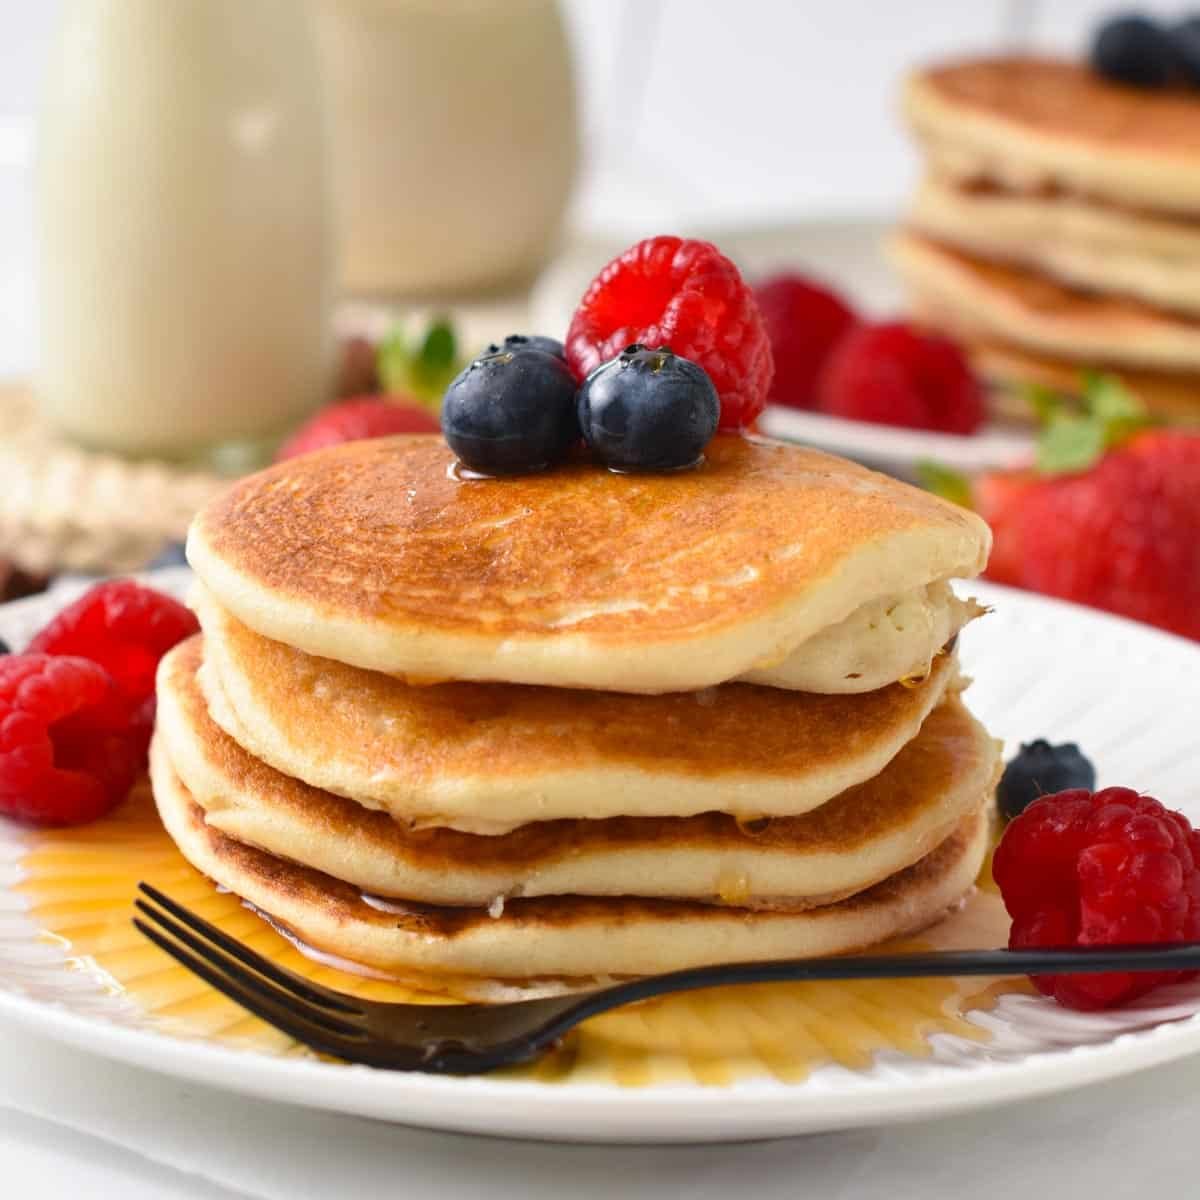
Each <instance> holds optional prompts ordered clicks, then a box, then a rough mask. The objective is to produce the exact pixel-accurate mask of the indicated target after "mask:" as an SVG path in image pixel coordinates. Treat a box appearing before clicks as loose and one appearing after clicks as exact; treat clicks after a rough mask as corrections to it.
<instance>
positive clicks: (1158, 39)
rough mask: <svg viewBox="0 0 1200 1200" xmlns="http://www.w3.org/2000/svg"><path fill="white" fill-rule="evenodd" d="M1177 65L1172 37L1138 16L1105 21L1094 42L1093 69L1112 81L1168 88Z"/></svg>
mask: <svg viewBox="0 0 1200 1200" xmlns="http://www.w3.org/2000/svg"><path fill="white" fill-rule="evenodd" d="M1175 62H1176V54H1175V50H1174V47H1173V46H1172V41H1171V36H1170V34H1168V33H1167V31H1166V30H1165V29H1163V28H1162V26H1160V25H1158V24H1156V23H1155V22H1154V21H1151V20H1150V19H1149V17H1142V16H1138V15H1137V14H1136V13H1128V14H1125V15H1123V16H1119V17H1113V18H1112V19H1111V20H1109V21H1105V22H1104V24H1103V25H1101V26H1100V29H1099V31H1098V32H1097V34H1096V37H1095V40H1094V41H1093V42H1092V66H1093V67H1095V69H1096V70H1097V71H1099V72H1100V74H1101V75H1104V76H1107V77H1108V78H1109V79H1115V80H1117V81H1118V82H1119V83H1130V84H1133V85H1134V86H1135V87H1146V88H1157V87H1165V86H1166V85H1167V84H1168V83H1170V82H1171V77H1172V76H1173V75H1174V73H1175Z"/></svg>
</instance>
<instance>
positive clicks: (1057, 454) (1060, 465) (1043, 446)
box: [1034, 415, 1105, 475]
mask: <svg viewBox="0 0 1200 1200" xmlns="http://www.w3.org/2000/svg"><path fill="white" fill-rule="evenodd" d="M1104 450H1105V444H1104V426H1103V425H1102V424H1100V423H1099V422H1098V421H1093V420H1092V419H1091V418H1090V417H1086V416H1074V415H1066V416H1061V417H1058V418H1057V419H1056V420H1054V421H1053V422H1051V424H1050V425H1048V426H1047V427H1046V428H1045V429H1044V430H1043V431H1042V434H1041V436H1040V437H1039V438H1038V444H1037V457H1036V458H1035V460H1034V462H1035V465H1036V466H1037V469H1038V472H1039V473H1040V474H1042V475H1067V474H1072V473H1074V472H1077V471H1086V470H1087V469H1088V467H1090V466H1092V464H1093V463H1096V462H1098V461H1099V460H1100V457H1101V455H1103V453H1104Z"/></svg>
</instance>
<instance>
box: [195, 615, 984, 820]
mask: <svg viewBox="0 0 1200 1200" xmlns="http://www.w3.org/2000/svg"><path fill="white" fill-rule="evenodd" d="M199 599H200V600H201V603H200V604H199V606H198V610H199V614H200V619H201V624H202V625H203V627H204V630H205V649H204V656H205V663H204V669H203V670H202V672H201V684H202V687H203V689H204V692H205V696H206V699H207V701H208V704H209V709H210V712H211V713H212V716H213V718H214V720H216V722H217V723H218V724H219V725H220V726H221V727H222V728H223V729H224V730H225V731H226V732H227V733H229V735H230V736H231V737H232V738H233V739H234V740H235V741H236V742H238V743H239V744H240V745H241V746H243V747H245V749H246V750H247V751H249V753H251V754H252V755H254V757H255V758H259V759H261V760H263V761H264V762H267V763H269V764H270V765H271V766H273V767H274V768H275V769H276V770H278V771H282V772H283V773H284V774H286V775H291V776H293V777H294V778H297V779H302V780H304V782H306V783H308V784H311V785H312V786H313V787H319V788H323V789H325V790H327V791H331V792H335V793H337V794H338V795H341V796H346V797H348V798H349V799H351V800H355V801H357V802H358V803H359V804H362V805H364V806H366V807H369V808H377V809H381V810H383V811H385V812H387V813H389V814H390V815H391V816H392V817H394V818H396V819H397V820H400V821H403V822H405V823H407V824H410V825H416V826H447V827H450V828H454V829H461V830H464V831H466V832H471V833H483V834H499V833H504V832H507V831H508V830H510V829H512V828H514V827H516V826H518V825H524V824H526V823H528V822H530V821H546V820H555V819H559V818H564V817H579V818H588V819H599V818H604V817H618V816H637V817H652V816H658V817H685V816H692V815H695V814H697V813H701V812H709V811H717V812H727V813H733V814H735V815H738V816H740V817H742V818H743V819H746V820H749V819H753V818H757V817H761V816H798V815H800V814H801V813H805V812H808V811H809V810H811V809H813V808H816V807H817V806H818V805H820V804H823V803H825V802H826V801H827V800H830V799H832V798H833V797H834V796H836V795H838V794H839V793H841V792H843V791H845V790H846V789H847V788H849V787H853V786H854V785H855V784H858V783H861V782H863V781H864V780H866V779H870V778H872V777H873V776H874V775H876V774H878V773H879V772H880V771H881V770H882V769H883V767H884V766H885V765H886V764H887V763H888V762H889V761H891V759H892V758H893V757H894V756H895V755H896V754H897V753H898V752H899V751H900V749H901V747H903V746H904V745H905V744H906V743H908V742H909V741H911V740H912V738H913V737H915V736H916V734H917V731H918V730H919V729H920V728H921V725H922V723H923V722H924V721H925V718H926V717H927V716H928V715H929V713H930V712H932V711H933V709H934V708H935V707H936V706H937V705H938V703H939V702H940V701H941V699H942V697H943V696H944V695H945V694H946V693H947V691H954V690H956V689H957V688H958V687H960V686H961V684H960V681H959V677H958V663H957V659H956V657H955V656H954V655H953V654H952V653H947V654H944V655H941V656H939V657H938V658H937V659H936V660H935V661H934V664H933V667H932V669H931V671H930V673H929V675H928V676H927V677H926V678H925V679H924V680H923V681H921V682H919V683H918V682H916V681H911V683H910V685H909V686H905V685H903V684H892V685H891V686H890V687H886V688H881V689H879V690H878V691H874V692H868V693H867V694H865V695H862V696H820V695H814V694H810V693H807V692H791V691H783V690H781V689H779V688H767V687H756V686H754V685H751V684H743V683H731V684H724V685H723V686H721V687H719V688H714V689H711V690H709V691H706V692H675V693H671V694H669V695H663V696H627V695H622V694H620V693H618V692H595V691H563V690H559V689H554V688H539V687H528V686H524V685H518V684H481V683H447V684H440V685H436V686H429V687H413V686H411V685H409V684H406V683H404V682H403V681H402V680H399V679H396V678H395V677H394V676H390V675H383V674H381V673H379V672H377V671H364V670H363V669H362V668H360V667H350V666H346V665H345V664H344V663H337V662H333V661H331V660H329V659H322V658H317V657H315V656H312V655H308V654H305V653H304V652H303V651H300V650H295V649H293V648H292V647H291V646H285V645H284V644H283V643H281V642H276V641H272V640H271V639H269V638H264V637H262V636H261V635H259V634H256V633H253V632H252V631H251V630H250V629H248V628H247V627H246V626H245V625H243V624H241V623H240V622H239V621H237V620H236V619H235V618H234V617H232V616H231V615H230V614H229V613H227V612H226V611H224V610H223V609H221V608H220V607H218V606H216V605H214V604H213V603H212V602H211V600H210V599H206V598H205V597H204V596H203V593H202V594H201V596H200V597H199Z"/></svg>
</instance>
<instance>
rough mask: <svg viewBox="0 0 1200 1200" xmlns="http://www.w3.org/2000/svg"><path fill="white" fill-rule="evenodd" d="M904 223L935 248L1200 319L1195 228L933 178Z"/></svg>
mask: <svg viewBox="0 0 1200 1200" xmlns="http://www.w3.org/2000/svg"><path fill="white" fill-rule="evenodd" d="M906 223H907V224H908V226H909V227H910V228H911V229H914V230H916V231H917V232H918V233H920V234H922V235H924V236H925V237H928V238H930V239H931V240H933V241H938V242H943V243H945V244H947V245H950V246H954V247H955V248H957V249H959V250H962V251H964V252H966V253H967V254H973V255H976V256H978V257H980V258H984V259H990V260H994V261H999V262H1008V263H1012V264H1013V265H1015V266H1018V267H1023V268H1025V269H1028V270H1032V271H1037V272H1040V273H1042V274H1044V275H1049V276H1051V277H1052V278H1054V279H1057V280H1058V281H1059V282H1060V283H1062V284H1064V285H1066V286H1067V287H1073V288H1079V289H1081V290H1083V291H1088V292H1094V293H1111V294H1113V295H1117V296H1128V297H1129V298H1131V299H1133V300H1138V301H1141V302H1143V303H1145V304H1150V305H1154V306H1157V307H1159V308H1164V309H1167V310H1168V311H1177V312H1179V313H1182V314H1183V315H1184V316H1186V317H1190V318H1192V319H1195V318H1196V317H1197V316H1200V221H1195V220H1181V219H1179V218H1177V217H1174V218H1163V217H1159V216H1154V215H1151V214H1146V213H1141V212H1137V211H1134V210H1131V209H1126V208H1120V207H1117V206H1114V205H1106V204H1096V203H1093V202H1091V201H1089V200H1085V199H1081V198H1079V197H1077V196H1071V195H1066V194H1061V193H1050V194H1045V193H1029V192H1013V191H1009V190H1006V189H1003V188H996V187H982V188H981V187H971V186H965V185H962V184H955V183H954V182H952V181H949V180H944V179H939V178H937V177H934V176H931V177H929V178H927V179H926V180H925V181H924V182H923V183H922V184H921V186H920V188H919V189H918V191H917V194H916V196H915V197H914V198H913V201H912V204H911V205H910V206H909V211H908V216H907V219H906Z"/></svg>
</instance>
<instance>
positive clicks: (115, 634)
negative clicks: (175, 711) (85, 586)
mask: <svg viewBox="0 0 1200 1200" xmlns="http://www.w3.org/2000/svg"><path fill="white" fill-rule="evenodd" d="M199 629H200V625H199V623H198V622H197V620H196V617H195V615H194V614H193V613H192V611H191V610H190V609H188V608H185V607H184V606H183V605H182V604H180V603H179V601H178V600H173V599H172V598H171V597H170V596H164V595H163V594H162V593H161V592H156V591H154V590H153V589H152V588H147V587H143V586H142V585H141V584H140V583H134V582H133V580H132V579H114V580H110V581H109V582H107V583H101V584H97V585H96V586H95V587H94V588H91V589H90V590H89V591H87V592H85V593H84V594H83V595H82V596H80V597H79V599H78V600H76V601H75V603H74V604H70V605H68V606H67V607H66V608H64V609H63V610H62V612H60V613H59V614H58V616H57V617H55V618H54V620H53V621H51V622H50V624H49V625H47V626H46V627H45V629H43V630H42V631H41V633H39V634H38V635H37V637H35V638H34V639H33V641H32V642H30V644H29V652H30V653H31V654H70V655H77V656H78V657H80V658H88V659H91V660H92V662H94V663H98V664H99V665H100V666H102V667H103V668H104V669H105V671H107V672H108V674H109V675H110V676H111V677H112V679H113V681H114V682H115V683H116V685H117V688H118V689H119V690H120V691H121V693H122V694H123V695H124V696H125V697H126V699H127V700H128V701H129V702H130V705H131V706H132V707H134V708H137V707H139V706H140V709H141V712H140V714H139V717H138V719H139V720H140V722H141V724H143V725H144V726H145V727H146V728H147V729H148V728H149V725H150V724H151V723H152V720H153V700H154V673H155V671H156V670H157V669H158V660H159V659H160V658H162V656H163V655H164V654H166V652H167V651H168V650H170V649H171V647H172V646H174V645H176V644H177V643H178V642H181V641H183V639H184V638H187V637H191V636H192V634H193V633H197V632H199Z"/></svg>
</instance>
